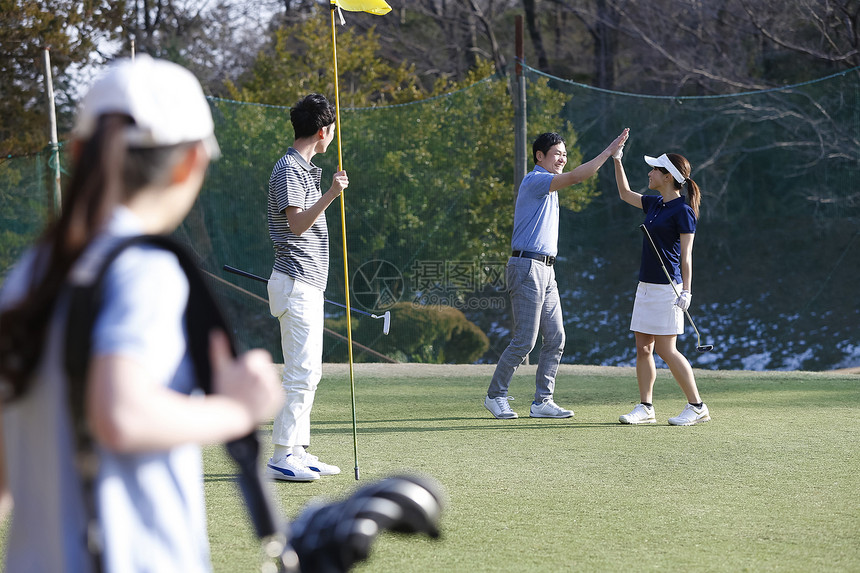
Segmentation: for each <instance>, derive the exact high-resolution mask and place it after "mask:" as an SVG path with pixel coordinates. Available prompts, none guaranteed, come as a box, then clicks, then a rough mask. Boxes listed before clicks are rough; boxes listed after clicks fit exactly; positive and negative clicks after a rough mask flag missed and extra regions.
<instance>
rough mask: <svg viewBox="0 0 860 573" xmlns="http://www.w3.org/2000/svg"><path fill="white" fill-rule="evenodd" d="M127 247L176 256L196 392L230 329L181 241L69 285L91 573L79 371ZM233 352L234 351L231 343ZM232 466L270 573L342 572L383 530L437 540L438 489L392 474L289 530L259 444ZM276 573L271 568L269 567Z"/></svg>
mask: <svg viewBox="0 0 860 573" xmlns="http://www.w3.org/2000/svg"><path fill="white" fill-rule="evenodd" d="M132 245H148V246H154V247H157V248H161V249H164V250H167V251H170V252H172V253H173V254H175V255H176V258H177V259H178V261H179V264H180V266H181V267H182V269H183V271H184V272H185V274H186V276H187V277H188V284H189V294H188V306H187V307H186V311H185V321H186V327H187V329H188V338H189V342H188V344H189V351H190V353H191V359H192V362H193V364H194V369H195V373H196V375H197V384H198V386H199V387H200V388H201V389H202V390H203V391H204V392H206V393H211V391H212V380H211V374H212V372H211V365H210V362H209V332H210V331H211V330H212V329H214V328H220V329H222V330H223V331H224V332H225V333H226V334H227V336H228V337H230V329H229V328H228V327H227V323H226V321H225V320H224V317H223V315H222V313H221V310H220V309H219V307H218V305H217V304H216V302H215V298H214V296H213V295H212V293H211V291H210V290H209V288H208V287H207V285H206V283H205V281H204V278H203V274H202V273H201V272H200V270H199V269H198V268H197V265H196V263H195V261H194V260H193V257H192V256H191V255H190V254H189V253H188V252H187V251H186V249H185V248H184V247H183V246H181V245H180V244H179V243H177V242H176V241H174V240H173V239H170V238H169V237H167V236H163V235H142V236H137V237H131V238H128V239H123V240H121V241H119V242H118V243H117V244H116V245H115V246H114V247H113V248H111V249H110V250H109V252H108V254H107V255H106V256H105V257H104V259H103V260H102V261H101V263H100V265H99V268H98V271H97V272H96V273H94V274H93V277H94V278H93V281H92V282H91V283H89V284H84V285H72V286H71V296H70V301H69V316H68V322H67V325H66V340H65V354H66V359H65V360H66V363H65V367H66V373H67V375H68V378H69V384H68V391H69V407H70V409H71V415H72V424H73V425H74V434H75V436H74V438H75V443H76V447H77V455H76V464H77V468H78V471H79V473H80V476H81V482H82V485H83V490H84V491H83V495H84V504H85V509H86V511H87V514H88V515H87V522H88V527H87V532H86V536H87V539H86V540H84V541H85V542H86V544H87V547H88V549H89V551H90V554H91V555H92V557H93V571H95V572H97V573H101V572H102V571H103V570H104V564H103V562H102V552H103V549H104V548H103V543H102V539H103V538H102V535H101V531H100V525H99V522H98V514H97V511H96V504H95V491H94V488H95V481H96V476H97V475H98V458H97V455H96V453H95V448H94V444H93V438H92V436H91V435H90V433H89V430H88V428H87V424H86V419H85V396H86V373H87V369H88V366H89V361H90V352H91V337H92V330H93V326H94V324H95V319H96V316H97V315H98V312H99V309H100V307H101V304H102V297H103V288H104V286H103V283H104V276H105V273H106V272H107V269H108V267H109V266H110V264H111V263H112V262H113V260H114V259H116V257H117V256H118V255H119V254H120V253H121V252H122V251H123V250H124V249H126V248H128V247H130V246H132ZM230 344H231V348H233V350H234V352H235V347H234V346H233V345H234V343H233V340H232V338H231V339H230ZM226 447H227V451H228V453H229V454H230V456H231V457H232V458H233V460H234V461H235V462H236V464H237V465H238V467H239V486H240V488H241V490H242V495H243V497H244V499H245V504H246V506H247V507H248V513H249V516H250V518H251V521H252V523H253V526H254V530H255V532H256V534H257V536H258V537H259V538H260V539H261V540H262V542H263V551H264V554H265V556H266V559H267V563H266V565H267V566H268V569H265V570H266V571H270V570H277V571H281V572H284V573H343V572H345V571H349V570H350V569H351V568H352V566H353V565H354V564H355V563H357V562H358V561H362V560H364V559H366V558H367V557H368V555H369V552H370V546H371V544H372V542H373V540H374V539H375V538H376V536H377V534H378V533H379V532H380V531H382V530H385V529H388V530H391V531H395V532H400V533H407V534H409V533H425V534H427V535H429V536H430V537H433V538H437V537H439V528H438V523H439V517H440V515H441V511H442V491H441V487H440V486H439V484H438V483H436V482H435V480H433V479H431V478H427V477H418V476H393V477H389V478H385V479H383V480H381V481H378V482H376V483H373V484H370V485H368V486H365V487H363V488H361V489H359V490H358V491H356V492H355V493H353V494H352V495H351V496H349V497H348V498H347V499H345V500H343V501H340V502H335V503H328V504H316V505H311V506H309V507H307V508H306V509H305V510H304V511H303V512H302V513H301V514H300V515H299V516H298V517H297V518H296V520H295V521H294V522H293V523H292V524H291V525H288V524H287V523H286V522H285V521H284V520H283V518H281V516H280V514H279V513H278V511H277V510H276V509H275V506H274V505H273V504H272V502H271V500H270V499H269V496H268V494H267V489H266V485H265V483H264V481H263V478H262V475H261V473H260V466H259V464H258V459H259V453H260V452H259V450H260V444H259V441H258V440H257V436H256V433H254V432H252V433H250V434H249V435H247V436H245V437H244V438H240V439H238V440H235V441H232V442H230V443H228V444H227V446H226ZM272 566H274V569H272Z"/></svg>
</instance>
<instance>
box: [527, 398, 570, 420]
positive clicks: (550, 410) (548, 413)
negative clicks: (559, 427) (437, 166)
mask: <svg viewBox="0 0 860 573" xmlns="http://www.w3.org/2000/svg"><path fill="white" fill-rule="evenodd" d="M529 416H531V417H532V418H570V417H572V416H573V410H565V409H564V408H562V407H561V406H559V405H558V404H556V403H555V402H553V401H552V398H544V399H543V402H541V403H540V404H535V403H534V402H532V407H531V409H530V411H529Z"/></svg>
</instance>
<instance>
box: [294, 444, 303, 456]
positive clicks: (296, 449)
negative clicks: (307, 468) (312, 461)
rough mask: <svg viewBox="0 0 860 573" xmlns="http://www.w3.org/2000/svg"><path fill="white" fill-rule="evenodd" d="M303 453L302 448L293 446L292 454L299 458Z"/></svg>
mask: <svg viewBox="0 0 860 573" xmlns="http://www.w3.org/2000/svg"><path fill="white" fill-rule="evenodd" d="M304 453H305V447H304V446H293V454H295V455H297V456H299V457H301V456H302V455H303V454H304Z"/></svg>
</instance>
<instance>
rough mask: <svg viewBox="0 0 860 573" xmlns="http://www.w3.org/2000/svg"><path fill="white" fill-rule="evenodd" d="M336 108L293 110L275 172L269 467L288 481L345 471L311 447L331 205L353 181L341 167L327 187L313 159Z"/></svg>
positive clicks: (324, 104)
mask: <svg viewBox="0 0 860 573" xmlns="http://www.w3.org/2000/svg"><path fill="white" fill-rule="evenodd" d="M335 120H336V117H335V108H334V106H333V105H332V104H331V103H330V102H329V101H328V100H327V99H326V98H325V96H323V95H320V94H316V93H314V94H309V95H307V96H305V97H303V98H302V99H300V100H299V101H298V102H296V104H295V105H294V106H293V107H292V108H291V109H290V122H291V123H292V125H293V132H294V135H295V138H294V140H293V144H292V146H290V147H289V149H287V152H286V154H284V156H283V157H281V158H280V159H279V160H278V161H277V163H276V164H275V166H274V168H273V169H272V174H271V176H270V178H269V192H268V222H269V236H270V237H271V239H272V244H273V246H274V250H275V262H274V265H273V268H272V274H271V276H270V277H269V282H268V294H269V309H270V311H271V313H272V316H274V317H275V318H277V319H278V322H279V323H280V327H281V349H282V350H283V353H284V368H283V371H282V373H281V384H282V386H283V389H284V394H285V396H286V402H285V403H284V407H283V408H282V409H281V411H280V412H279V413H278V415H277V416H276V417H275V422H274V424H273V426H272V443H273V444H274V451H273V453H272V457H271V458H270V459H269V461H268V463H267V465H266V468H267V470H266V471H267V474H268V476H269V477H271V478H273V479H276V480H283V481H304V482H307V481H314V480H318V479H320V476H330V475H336V474H339V473H340V468H339V467H337V466H335V465H332V464H327V463H325V462H323V461H320V459H319V458H318V457H317V456H316V455H313V454H311V453H310V452H309V451H308V448H309V447H310V442H311V410H312V408H313V405H314V397H315V396H316V390H317V386H318V385H319V382H320V379H321V378H322V351H323V331H324V326H325V323H324V320H325V316H324V311H323V303H324V302H325V294H324V293H325V288H326V284H327V281H328V249H329V239H328V226H327V225H326V218H325V210H326V209H327V208H328V207H329V205H331V204H332V202H334V200H335V199H337V198H338V197H339V196H340V194H341V193H342V192H343V191H344V189H346V188H347V187H348V186H349V179H348V177H347V175H346V171H338V172H337V173H335V174H334V176H333V178H332V183H331V187H329V189H328V190H327V191H326V192H325V193H323V192H322V189H321V188H320V181H321V180H322V169H320V168H319V167H317V166H316V165H314V164H313V163H312V161H311V160H312V159H313V157H314V155H316V154H317V153H325V152H326V150H327V149H328V147H329V145H330V144H331V142H332V140H333V139H334V136H335V127H336V126H335Z"/></svg>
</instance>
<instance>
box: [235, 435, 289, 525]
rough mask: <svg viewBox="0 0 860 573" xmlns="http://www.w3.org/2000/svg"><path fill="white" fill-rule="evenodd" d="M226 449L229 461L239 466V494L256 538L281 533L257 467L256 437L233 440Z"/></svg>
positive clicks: (277, 518) (258, 447) (273, 508)
mask: <svg viewBox="0 0 860 573" xmlns="http://www.w3.org/2000/svg"><path fill="white" fill-rule="evenodd" d="M226 447H227V452H228V453H229V454H230V457H231V458H233V461H235V462H236V465H237V466H239V479H238V482H239V489H240V490H241V491H242V497H243V498H244V500H245V505H246V506H247V508H248V515H249V516H250V517H251V522H252V524H253V525H254V531H255V532H256V533H257V537H259V538H260V539H264V538H266V537H269V536H271V535H275V534H278V533H283V524H282V523H281V520H280V518H279V517H278V515H279V514H278V512H277V510H275V507H274V505H272V501H271V499H270V498H269V496H268V493H267V490H266V488H265V484H264V482H263V478H262V476H261V475H260V471H259V468H258V467H257V460H258V458H259V451H260V442H259V440H257V435H256V433H255V432H252V433H250V434H248V435H247V436H245V437H244V438H239V439H238V440H233V441H232V442H229V443H228V444H227V446H226Z"/></svg>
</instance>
